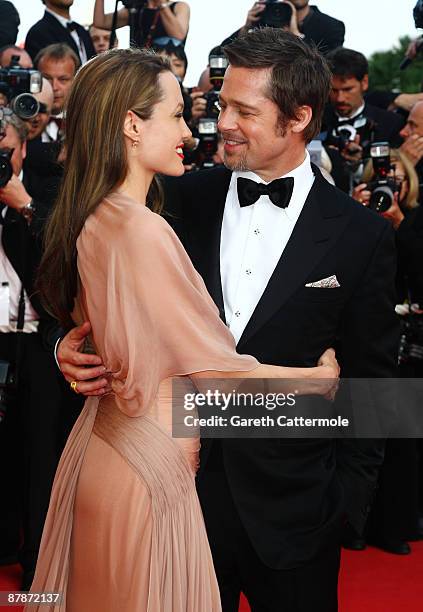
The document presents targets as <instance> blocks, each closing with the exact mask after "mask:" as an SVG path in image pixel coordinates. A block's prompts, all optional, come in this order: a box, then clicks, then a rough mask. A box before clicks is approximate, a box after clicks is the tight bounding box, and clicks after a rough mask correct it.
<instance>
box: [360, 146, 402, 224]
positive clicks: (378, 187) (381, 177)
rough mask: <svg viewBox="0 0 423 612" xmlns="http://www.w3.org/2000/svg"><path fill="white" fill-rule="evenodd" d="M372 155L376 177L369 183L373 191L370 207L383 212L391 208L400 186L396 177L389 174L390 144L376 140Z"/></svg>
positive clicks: (372, 147)
mask: <svg viewBox="0 0 423 612" xmlns="http://www.w3.org/2000/svg"><path fill="white" fill-rule="evenodd" d="M370 156H371V158H372V161H373V169H374V173H375V175H376V179H375V180H374V181H372V182H371V183H369V184H368V189H369V191H371V192H372V195H371V196H370V201H369V208H370V209H371V210H374V211H375V212H377V213H383V212H385V211H387V210H388V208H391V206H392V204H393V202H394V197H395V194H396V193H398V191H399V190H400V186H399V184H398V182H397V181H396V180H395V179H394V178H392V177H389V176H388V175H389V173H390V172H391V170H392V165H391V156H390V149H389V144H388V143H387V142H375V143H374V144H373V145H372V146H371V148H370Z"/></svg>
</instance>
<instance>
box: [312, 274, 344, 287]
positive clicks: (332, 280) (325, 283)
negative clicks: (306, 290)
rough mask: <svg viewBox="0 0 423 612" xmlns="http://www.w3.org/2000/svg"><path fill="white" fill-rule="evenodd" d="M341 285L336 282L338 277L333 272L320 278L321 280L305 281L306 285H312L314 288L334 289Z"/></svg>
mask: <svg viewBox="0 0 423 612" xmlns="http://www.w3.org/2000/svg"><path fill="white" fill-rule="evenodd" d="M340 286H341V285H340V284H339V283H338V279H337V278H336V276H335V274H333V275H332V276H328V277H327V278H322V280H318V281H315V282H314V283H307V284H306V287H314V288H316V289H336V288H337V287H340Z"/></svg>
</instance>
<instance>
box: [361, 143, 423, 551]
mask: <svg viewBox="0 0 423 612" xmlns="http://www.w3.org/2000/svg"><path fill="white" fill-rule="evenodd" d="M388 155H389V158H388V159H387V164H386V165H387V166H389V165H390V170H389V172H388V173H387V174H386V175H385V173H383V174H384V175H385V178H387V179H388V180H391V181H393V182H392V183H391V186H392V188H393V190H392V191H391V194H390V195H389V196H388V190H387V189H386V188H384V189H385V191H384V192H381V193H382V194H383V193H384V194H385V195H386V196H387V197H386V200H385V201H384V202H382V198H381V199H380V200H379V201H380V202H381V204H382V209H381V214H382V216H383V217H385V219H387V220H388V221H390V222H391V224H392V227H393V228H394V229H395V234H396V244H397V250H398V268H397V278H396V281H397V283H396V284H397V295H398V297H397V301H398V304H399V305H400V306H397V312H398V314H399V316H400V319H401V322H402V324H403V329H406V327H405V326H408V325H409V324H410V323H411V320H412V321H413V323H414V321H416V319H420V320H421V317H422V312H423V266H422V261H423V209H422V208H421V207H420V206H419V204H418V201H419V182H418V177H417V174H416V171H415V169H414V167H413V164H412V163H411V162H410V160H409V159H408V158H407V157H406V156H405V155H404V154H403V153H402V152H401V151H399V150H395V149H393V150H391V151H390V153H388ZM379 163H380V160H379ZM374 165H376V169H375V168H374ZM379 167H380V166H379ZM377 168H378V163H377V162H376V164H374V163H372V162H369V163H368V164H367V166H366V168H365V171H364V174H363V183H362V184H361V185H358V186H357V187H356V188H355V189H354V192H353V197H354V198H355V199H356V200H357V201H358V202H360V203H361V204H363V205H364V206H370V207H373V208H374V204H375V202H376V200H377V196H376V197H375V191H376V190H373V195H372V191H371V190H369V188H368V186H369V185H370V187H371V188H372V186H373V189H374V187H375V186H376V185H377V182H378V177H380V175H381V174H380V172H379V171H378V170H377ZM382 182H383V180H382ZM410 307H411V308H412V310H413V312H412V313H410ZM410 317H411V318H410ZM419 327H420V329H421V323H420V325H419ZM420 334H421V332H420ZM422 372H423V361H420V362H418V361H415V359H414V358H413V356H412V354H410V353H409V351H408V349H407V345H406V344H404V345H403V350H401V349H400V366H399V375H400V376H401V377H404V378H413V377H421V376H422ZM418 490H419V481H418V452H417V441H416V440H413V439H390V440H388V442H387V445H386V450H385V462H384V465H383V466H382V469H381V472H380V478H379V489H378V493H377V496H376V499H375V503H374V507H373V511H372V514H371V515H370V520H369V525H368V534H367V539H368V541H369V542H370V543H372V544H375V545H376V546H378V547H380V548H382V549H383V550H385V551H387V552H390V553H393V554H399V555H405V554H409V553H410V552H411V549H410V546H409V544H408V542H407V540H412V539H416V537H417V535H418Z"/></svg>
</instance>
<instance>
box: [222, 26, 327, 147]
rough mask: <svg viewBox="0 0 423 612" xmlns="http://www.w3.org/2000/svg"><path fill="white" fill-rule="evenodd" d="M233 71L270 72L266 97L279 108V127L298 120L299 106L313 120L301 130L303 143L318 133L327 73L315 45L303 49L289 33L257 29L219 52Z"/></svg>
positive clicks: (300, 41)
mask: <svg viewBox="0 0 423 612" xmlns="http://www.w3.org/2000/svg"><path fill="white" fill-rule="evenodd" d="M223 50H224V52H225V55H226V57H227V58H228V60H229V63H230V64H231V66H234V67H235V68H250V69H253V70H255V69H258V70H260V69H270V70H271V76H270V80H269V85H268V90H267V97H268V98H269V99H270V100H272V101H273V102H274V103H275V104H276V106H277V107H278V108H279V117H280V124H281V127H282V129H285V128H286V126H287V124H288V122H289V121H293V120H296V119H298V117H297V112H298V109H299V107H301V106H310V107H311V108H312V110H313V117H312V119H311V121H310V123H309V125H308V126H307V127H306V128H305V129H304V132H303V135H304V139H305V141H306V142H310V141H311V140H313V138H314V137H315V136H316V135H317V134H318V133H319V132H320V126H321V122H322V116H323V111H324V108H325V104H326V102H327V100H328V97H329V91H330V84H331V73H330V70H329V67H328V65H327V62H326V60H325V59H324V57H323V56H322V55H321V54H320V53H319V51H318V49H317V47H316V46H315V45H307V44H306V43H304V42H303V41H302V40H301V38H299V37H298V36H295V34H292V33H291V32H287V31H285V30H281V29H278V28H259V29H256V30H253V31H252V32H248V33H247V34H244V35H242V36H240V37H239V38H237V39H235V40H234V41H233V42H231V43H229V45H226V46H225V47H224V48H223Z"/></svg>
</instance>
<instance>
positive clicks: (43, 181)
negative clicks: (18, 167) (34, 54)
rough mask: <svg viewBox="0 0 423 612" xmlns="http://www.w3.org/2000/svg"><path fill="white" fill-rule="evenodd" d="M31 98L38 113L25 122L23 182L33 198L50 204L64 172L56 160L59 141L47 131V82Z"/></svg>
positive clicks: (50, 104) (49, 109)
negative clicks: (35, 101)
mask: <svg viewBox="0 0 423 612" xmlns="http://www.w3.org/2000/svg"><path fill="white" fill-rule="evenodd" d="M34 98H35V99H36V100H37V101H38V102H39V104H40V108H39V112H38V113H37V114H36V115H35V117H32V118H31V119H28V121H26V122H25V123H26V125H27V128H28V136H27V145H26V158H25V160H24V164H23V170H24V183H25V185H26V188H27V190H28V191H29V193H31V195H32V196H33V197H34V198H35V199H39V200H42V201H43V202H44V203H45V204H48V205H49V206H52V205H53V203H54V201H55V199H56V196H57V191H58V187H59V183H60V181H61V178H62V175H63V167H62V165H61V164H59V163H58V161H57V160H58V157H59V153H60V150H61V146H62V144H61V142H60V141H52V140H51V138H50V136H49V135H48V131H46V129H47V126H48V125H49V122H50V118H51V113H52V108H53V102H54V94H53V88H52V86H51V85H50V82H49V81H48V80H47V79H45V78H43V88H42V90H41V91H40V93H38V94H34Z"/></svg>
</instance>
